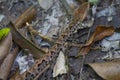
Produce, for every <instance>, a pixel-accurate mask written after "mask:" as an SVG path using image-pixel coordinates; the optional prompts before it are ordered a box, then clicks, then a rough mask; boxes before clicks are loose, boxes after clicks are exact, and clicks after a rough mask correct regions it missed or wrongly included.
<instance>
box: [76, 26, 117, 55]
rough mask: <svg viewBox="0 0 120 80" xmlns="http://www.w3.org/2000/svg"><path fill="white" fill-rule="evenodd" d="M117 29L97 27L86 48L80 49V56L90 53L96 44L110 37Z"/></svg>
mask: <svg viewBox="0 0 120 80" xmlns="http://www.w3.org/2000/svg"><path fill="white" fill-rule="evenodd" d="M114 31H115V29H114V27H112V26H111V27H105V26H97V28H96V30H95V32H94V33H93V35H92V36H91V37H90V39H89V40H88V41H87V42H86V44H85V46H84V47H82V49H80V52H79V53H78V55H77V56H79V55H86V54H88V52H89V51H90V46H91V45H92V44H93V43H94V42H96V41H99V40H101V39H103V38H105V37H107V36H110V35H112V34H113V33H114Z"/></svg>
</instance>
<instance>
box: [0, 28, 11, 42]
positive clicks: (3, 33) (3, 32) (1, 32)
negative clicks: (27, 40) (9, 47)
mask: <svg viewBox="0 0 120 80" xmlns="http://www.w3.org/2000/svg"><path fill="white" fill-rule="evenodd" d="M9 32H10V28H3V29H1V30H0V40H1V39H3V38H4V37H5V36H7V35H8V33H9Z"/></svg>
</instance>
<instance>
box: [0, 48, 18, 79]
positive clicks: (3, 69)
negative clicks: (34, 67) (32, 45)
mask: <svg viewBox="0 0 120 80" xmlns="http://www.w3.org/2000/svg"><path fill="white" fill-rule="evenodd" d="M18 50H19V49H18V47H17V48H15V49H14V50H13V51H11V52H10V53H9V54H8V55H7V56H6V58H5V59H4V61H3V62H2V64H1V66H0V79H2V80H7V77H8V75H9V72H10V70H11V67H12V65H13V62H14V59H15V58H16V55H17V53H18ZM3 73H4V74H3Z"/></svg>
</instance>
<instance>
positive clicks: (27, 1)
mask: <svg viewBox="0 0 120 80" xmlns="http://www.w3.org/2000/svg"><path fill="white" fill-rule="evenodd" d="M14 1H16V2H14V3H12V1H11V0H3V1H2V2H0V14H2V15H5V16H6V17H5V18H4V20H2V21H1V22H0V28H2V27H5V26H7V24H8V22H9V20H11V21H12V22H14V21H15V20H16V19H17V18H18V16H20V15H21V14H22V13H23V12H24V11H25V10H26V9H27V8H29V7H30V6H31V5H36V8H37V17H36V19H35V20H33V21H36V20H37V19H40V21H39V22H38V24H37V26H35V29H39V28H41V26H40V25H42V24H43V22H44V18H45V16H46V14H47V13H51V9H49V10H48V11H44V9H42V8H41V7H40V6H39V3H38V1H37V0H14ZM111 2H112V0H101V1H100V2H99V4H98V7H99V8H104V7H108V6H109V5H110V4H111ZM118 3H120V1H119V0H118ZM115 8H116V10H117V11H116V15H113V16H112V17H113V18H112V21H110V22H109V21H108V20H107V16H104V17H99V18H96V17H95V18H94V19H95V20H94V23H93V25H92V26H91V27H90V28H85V29H80V30H78V32H77V33H75V34H74V36H73V38H74V40H75V42H76V43H77V44H84V43H85V42H86V41H87V39H88V38H89V37H90V36H89V37H88V34H90V35H91V34H92V33H93V31H95V28H96V26H98V25H106V26H109V25H110V26H114V28H120V22H119V21H120V7H119V5H115ZM100 10H102V9H99V10H98V11H100ZM89 31H90V33H89ZM73 38H70V39H73ZM99 44H100V42H99V41H98V42H96V43H95V44H94V45H93V48H96V47H98V45H99ZM78 52H79V47H76V46H70V47H69V49H67V51H66V53H65V56H66V59H67V62H66V63H67V65H68V73H67V74H65V75H59V76H58V77H56V78H53V77H52V70H53V67H54V65H51V67H50V68H49V69H48V70H47V71H45V72H44V73H43V74H42V75H41V76H40V77H39V79H38V80H103V79H102V78H101V77H99V76H98V75H97V74H96V73H95V72H94V71H93V70H92V69H91V68H90V67H89V66H88V65H87V63H94V62H105V60H103V59H101V58H102V57H103V56H104V55H106V52H103V51H101V49H92V50H91V51H90V52H89V54H87V55H85V56H80V57H78V58H76V57H75V56H76V55H77V53H78ZM84 57H85V59H83V58H84ZM81 68H82V75H81Z"/></svg>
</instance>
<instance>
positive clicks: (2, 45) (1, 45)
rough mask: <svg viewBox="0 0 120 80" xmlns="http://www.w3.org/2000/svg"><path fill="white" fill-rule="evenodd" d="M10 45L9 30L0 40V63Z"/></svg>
mask: <svg viewBox="0 0 120 80" xmlns="http://www.w3.org/2000/svg"><path fill="white" fill-rule="evenodd" d="M11 45H12V35H11V33H10V32H9V34H8V35H7V36H6V37H5V38H4V39H3V40H2V41H1V42H0V64H1V63H2V61H3V59H4V58H5V57H6V56H7V54H8V53H9V51H10V48H11Z"/></svg>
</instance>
